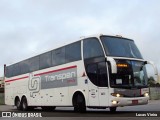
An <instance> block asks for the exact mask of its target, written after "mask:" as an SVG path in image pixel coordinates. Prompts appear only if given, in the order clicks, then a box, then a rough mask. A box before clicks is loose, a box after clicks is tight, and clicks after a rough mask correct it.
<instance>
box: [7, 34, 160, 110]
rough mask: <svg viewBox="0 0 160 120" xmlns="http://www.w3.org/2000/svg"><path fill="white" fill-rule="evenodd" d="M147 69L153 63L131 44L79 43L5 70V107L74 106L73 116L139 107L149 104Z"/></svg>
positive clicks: (115, 39) (119, 40)
mask: <svg viewBox="0 0 160 120" xmlns="http://www.w3.org/2000/svg"><path fill="white" fill-rule="evenodd" d="M146 64H152V63H151V62H148V61H145V60H144V59H143V58H142V56H141V54H140V52H139V50H138V48H137V47H136V45H135V43H134V41H133V40H131V39H128V38H123V37H121V36H108V35H102V34H101V35H97V36H90V37H84V38H82V39H80V40H78V41H76V42H74V43H71V44H68V45H65V46H62V47H59V48H56V49H54V50H51V51H48V52H45V53H43V54H40V55H37V56H34V57H32V58H29V59H26V60H23V61H20V62H18V63H15V64H12V65H5V104H7V105H15V106H16V107H17V109H19V110H29V109H33V108H35V107H42V109H45V110H54V109H55V108H56V107H61V106H62V107H65V106H66V107H72V106H73V107H74V111H77V112H85V111H86V108H94V109H105V108H110V111H112V112H114V111H116V108H117V107H121V106H133V105H144V104H147V103H148V100H149V89H148V86H147V83H148V78H147V73H146V68H145V65H146ZM152 65H153V67H154V68H155V66H154V64H152ZM156 70H157V69H156V68H155V72H156V74H158V72H157V71H156Z"/></svg>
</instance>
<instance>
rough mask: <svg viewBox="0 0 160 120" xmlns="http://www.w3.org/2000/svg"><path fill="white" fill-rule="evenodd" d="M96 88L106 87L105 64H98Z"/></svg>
mask: <svg viewBox="0 0 160 120" xmlns="http://www.w3.org/2000/svg"><path fill="white" fill-rule="evenodd" d="M98 86H100V87H107V86H108V77H107V68H106V63H105V62H100V63H98Z"/></svg>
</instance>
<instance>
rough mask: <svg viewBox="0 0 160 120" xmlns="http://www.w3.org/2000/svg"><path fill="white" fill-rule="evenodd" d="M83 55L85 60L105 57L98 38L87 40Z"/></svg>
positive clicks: (84, 44) (84, 42)
mask: <svg viewBox="0 0 160 120" xmlns="http://www.w3.org/2000/svg"><path fill="white" fill-rule="evenodd" d="M83 55H84V59H88V58H94V57H101V56H104V53H103V50H102V47H101V45H100V43H99V41H98V39H97V38H87V39H85V40H84V41H83Z"/></svg>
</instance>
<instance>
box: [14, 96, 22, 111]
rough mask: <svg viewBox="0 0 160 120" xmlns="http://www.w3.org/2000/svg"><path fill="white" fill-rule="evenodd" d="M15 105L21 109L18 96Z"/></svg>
mask: <svg viewBox="0 0 160 120" xmlns="http://www.w3.org/2000/svg"><path fill="white" fill-rule="evenodd" d="M15 105H16V107H17V110H21V102H20V100H19V98H18V99H16V104H15Z"/></svg>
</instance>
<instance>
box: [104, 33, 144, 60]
mask: <svg viewBox="0 0 160 120" xmlns="http://www.w3.org/2000/svg"><path fill="white" fill-rule="evenodd" d="M101 41H102V44H103V46H104V48H105V52H106V54H107V55H108V56H115V57H129V58H138V59H142V55H141V53H140V52H139V50H138V48H137V46H136V45H135V43H134V41H133V40H130V39H126V38H119V37H110V36H101Z"/></svg>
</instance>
